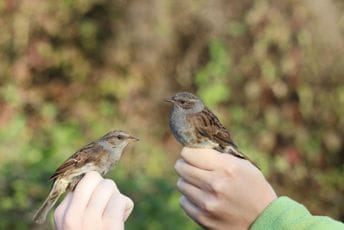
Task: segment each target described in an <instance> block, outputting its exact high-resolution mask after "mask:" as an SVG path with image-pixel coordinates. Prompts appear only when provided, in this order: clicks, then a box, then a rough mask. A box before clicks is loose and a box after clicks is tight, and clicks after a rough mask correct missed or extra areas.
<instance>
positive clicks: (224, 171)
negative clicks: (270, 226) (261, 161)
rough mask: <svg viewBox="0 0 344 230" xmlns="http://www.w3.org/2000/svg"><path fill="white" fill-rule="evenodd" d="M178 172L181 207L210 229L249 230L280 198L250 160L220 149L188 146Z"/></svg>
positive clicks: (178, 166)
mask: <svg viewBox="0 0 344 230" xmlns="http://www.w3.org/2000/svg"><path fill="white" fill-rule="evenodd" d="M175 170H176V172H177V174H178V175H179V176H180V177H181V178H180V179H179V181H178V182H177V188H178V190H179V191H180V192H181V193H182V197H181V199H180V205H181V207H182V208H183V209H184V211H185V213H186V214H187V215H188V216H189V217H190V218H191V219H193V220H194V221H195V222H196V223H198V224H199V225H201V226H203V227H205V228H207V229H249V228H250V226H251V225H252V223H253V222H254V221H255V219H256V218H257V217H258V216H259V214H260V213H262V212H263V210H264V209H265V208H266V207H267V206H268V205H269V204H270V203H271V202H272V201H273V200H275V199H276V198H277V196H276V193H275V191H274V190H273V189H272V187H271V186H270V184H269V183H268V182H267V181H266V179H265V177H264V176H263V174H262V173H261V171H259V170H258V169H257V168H256V167H255V166H253V165H252V164H251V163H250V162H249V161H246V160H242V159H239V158H237V157H234V156H232V155H230V154H221V153H219V152H217V151H216V150H212V149H192V148H186V147H185V148H183V150H182V151H181V159H180V160H178V161H177V162H176V164H175Z"/></svg>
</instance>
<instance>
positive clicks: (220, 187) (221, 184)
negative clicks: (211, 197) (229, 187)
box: [210, 178, 227, 194]
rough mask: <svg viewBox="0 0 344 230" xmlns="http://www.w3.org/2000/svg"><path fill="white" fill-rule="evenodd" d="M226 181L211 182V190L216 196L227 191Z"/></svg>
mask: <svg viewBox="0 0 344 230" xmlns="http://www.w3.org/2000/svg"><path fill="white" fill-rule="evenodd" d="M226 183H227V181H226V179H222V178H216V179H215V180H213V181H211V182H210V186H211V190H212V191H214V192H215V193H216V194H222V193H224V191H225V190H226Z"/></svg>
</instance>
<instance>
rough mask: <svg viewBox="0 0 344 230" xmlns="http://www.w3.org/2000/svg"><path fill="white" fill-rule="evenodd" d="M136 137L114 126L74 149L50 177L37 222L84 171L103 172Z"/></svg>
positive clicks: (77, 181)
mask: <svg viewBox="0 0 344 230" xmlns="http://www.w3.org/2000/svg"><path fill="white" fill-rule="evenodd" d="M133 140H136V141H137V140H138V139H137V138H135V137H133V136H131V135H129V134H128V133H126V132H124V131H116V130H115V131H111V132H109V133H107V134H106V135H105V136H103V137H101V138H100V139H98V140H96V141H94V142H91V143H90V144H88V145H86V146H85V147H83V148H81V149H80V150H79V151H77V152H75V153H74V154H73V155H72V156H71V157H70V158H68V159H67V160H66V161H65V162H64V163H63V164H62V165H61V166H60V167H59V168H58V169H57V170H56V171H55V173H54V174H53V175H52V176H51V177H50V179H51V180H53V186H52V189H51V191H50V193H49V195H48V197H47V199H46V200H45V201H44V203H43V204H42V206H41V207H40V208H39V209H38V211H37V212H36V214H35V216H34V218H33V220H34V222H36V223H38V224H41V223H43V222H44V221H45V219H46V217H47V215H48V213H49V211H50V209H51V208H52V207H53V206H54V204H55V203H56V201H57V200H58V198H59V197H60V196H61V195H62V194H63V193H64V192H65V191H73V190H74V188H75V187H76V185H77V184H78V183H79V181H80V180H81V178H82V177H83V176H84V174H85V173H87V172H89V171H97V172H99V173H100V174H101V175H103V176H104V175H105V174H106V173H107V172H108V171H109V170H110V169H111V167H112V166H113V165H116V164H117V163H118V161H119V159H120V158H121V155H122V152H123V150H124V148H125V147H126V146H127V145H128V143H129V142H130V141H133Z"/></svg>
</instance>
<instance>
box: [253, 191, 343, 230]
mask: <svg viewBox="0 0 344 230" xmlns="http://www.w3.org/2000/svg"><path fill="white" fill-rule="evenodd" d="M250 229H251V230H260V229H262V230H263V229H264V230H267V229H281V230H283V229H293V230H294V229H295V230H299V229H312V230H313V229H319V230H323V229H324V230H327V229H331V230H337V229H342V230H344V224H343V223H341V222H339V221H335V220H333V219H331V218H329V217H325V216H312V215H311V214H310V213H309V211H308V210H307V209H306V208H305V207H304V206H303V205H301V204H299V203H297V202H296V201H294V200H292V199H290V198H288V197H280V198H278V199H276V200H275V201H273V202H272V203H271V204H270V205H269V206H268V207H267V208H266V209H265V210H264V211H263V213H262V214H261V215H260V216H258V218H257V219H256V220H255V222H254V223H253V224H252V226H251V228H250Z"/></svg>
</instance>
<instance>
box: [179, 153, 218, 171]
mask: <svg viewBox="0 0 344 230" xmlns="http://www.w3.org/2000/svg"><path fill="white" fill-rule="evenodd" d="M181 156H182V158H183V159H184V160H185V161H186V162H187V163H189V164H191V165H193V166H195V167H197V168H200V169H204V170H210V171H212V170H216V169H218V168H219V167H221V165H223V158H222V157H220V156H221V153H220V152H218V151H216V150H213V149H205V148H187V147H184V148H183V149H182V151H181Z"/></svg>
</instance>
